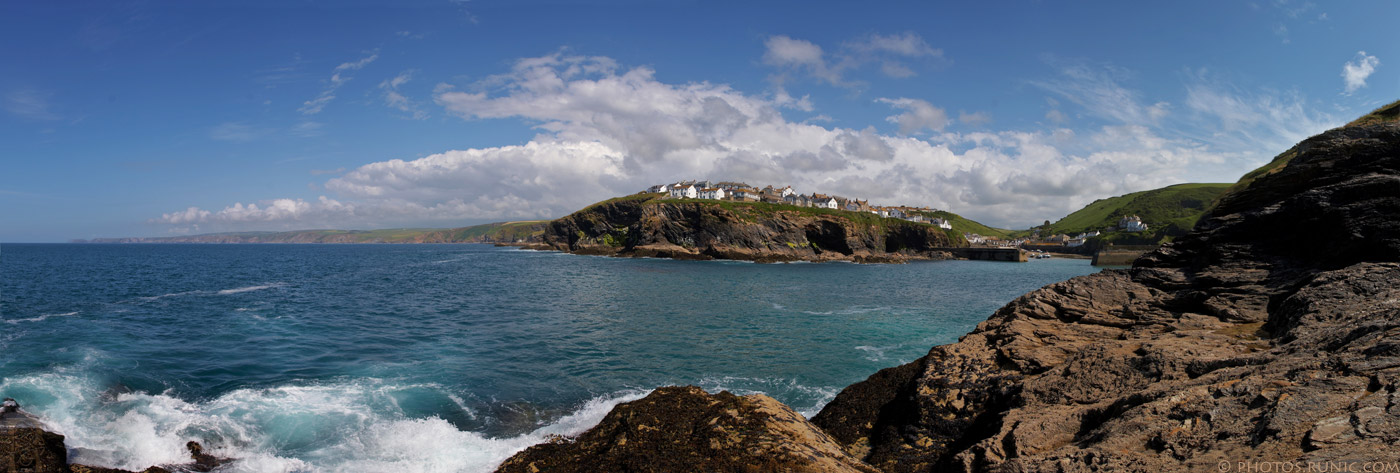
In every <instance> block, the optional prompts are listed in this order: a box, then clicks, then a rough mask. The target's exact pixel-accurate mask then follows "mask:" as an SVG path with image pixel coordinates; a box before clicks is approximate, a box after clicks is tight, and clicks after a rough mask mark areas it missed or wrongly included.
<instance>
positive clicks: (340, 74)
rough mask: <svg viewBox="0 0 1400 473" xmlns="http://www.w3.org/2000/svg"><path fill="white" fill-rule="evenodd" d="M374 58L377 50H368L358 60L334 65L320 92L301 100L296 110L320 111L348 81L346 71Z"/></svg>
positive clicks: (305, 112) (365, 63)
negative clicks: (368, 51)
mask: <svg viewBox="0 0 1400 473" xmlns="http://www.w3.org/2000/svg"><path fill="white" fill-rule="evenodd" d="M375 59H379V51H378V50H376V51H372V52H370V53H369V55H368V56H365V57H364V58H361V59H360V60H358V61H352V62H344V63H341V64H340V65H338V66H335V70H333V71H331V78H330V80H329V81H328V82H327V84H326V88H325V89H322V90H321V94H320V95H317V96H316V98H314V99H311V100H307V101H305V102H302V104H301V107H300V108H298V109H297V110H298V111H300V112H301V113H303V114H306V115H315V114H318V113H321V110H324V109H325V108H326V106H327V105H330V103H331V101H332V100H335V92H336V90H338V89H340V86H342V85H345V83H346V82H349V81H350V79H351V77H350V75H349V74H348V73H349V72H350V71H358V70H360V69H364V68H365V66H368V65H369V63H372V62H374V60H375Z"/></svg>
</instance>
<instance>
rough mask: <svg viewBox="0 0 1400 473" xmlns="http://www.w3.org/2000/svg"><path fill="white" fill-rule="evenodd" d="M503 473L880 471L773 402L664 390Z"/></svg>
mask: <svg viewBox="0 0 1400 473" xmlns="http://www.w3.org/2000/svg"><path fill="white" fill-rule="evenodd" d="M497 471H501V472H527V473H534V472H597V471H632V472H661V471H716V472H720V471H733V472H792V473H798V472H851V473H856V472H861V473H870V472H874V471H875V469H873V468H870V467H869V466H867V465H864V464H862V463H861V462H860V461H859V460H856V459H853V458H851V457H850V456H848V455H846V453H845V452H843V451H842V449H841V446H840V445H839V444H837V443H836V442H835V441H833V440H832V439H831V437H828V436H827V435H826V434H824V433H822V432H821V431H820V430H818V429H817V428H816V427H814V426H813V425H812V424H810V423H808V422H807V420H806V419H804V418H802V416H801V415H799V414H797V413H796V412H793V411H792V409H789V408H788V407H787V406H784V405H783V404H781V403H779V402H778V401H775V400H773V398H770V397H768V396H763V395H751V396H743V397H739V396H735V395H733V394H730V393H728V392H721V393H719V394H708V393H706V392H705V391H704V390H702V389H700V388H697V387H693V386H692V387H684V388H675V387H672V388H661V389H657V390H656V391H654V392H652V393H651V394H649V395H647V397H645V398H642V399H639V400H636V401H633V402H629V403H626V404H621V405H619V406H617V407H616V408H614V409H613V410H612V412H610V413H608V415H607V417H605V418H604V419H603V421H602V422H601V423H600V424H598V426H597V427H594V428H593V429H591V430H589V431H588V432H587V433H584V434H583V435H581V436H579V437H578V438H576V439H559V440H557V441H555V442H552V443H545V444H540V445H536V446H533V447H530V448H529V449H528V450H525V451H524V452H521V453H519V454H517V455H515V456H514V457H511V459H510V460H508V461H506V463H505V464H503V465H501V467H500V469H499V470H497Z"/></svg>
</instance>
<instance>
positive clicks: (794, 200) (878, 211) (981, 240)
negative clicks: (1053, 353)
mask: <svg viewBox="0 0 1400 473" xmlns="http://www.w3.org/2000/svg"><path fill="white" fill-rule="evenodd" d="M645 192H649V193H653V194H666V195H668V196H669V197H670V198H672V199H705V200H721V201H731V202H762V203H769V204H786V205H793V206H797V207H809V208H823V209H833V210H846V211H851V212H869V213H872V214H875V215H879V216H881V217H887V218H897V219H901V220H908V221H910V222H918V223H926V224H929V225H935V226H937V227H939V228H942V229H945V230H951V229H953V225H952V223H950V222H948V221H947V220H945V219H943V218H938V217H930V216H928V215H926V214H928V213H932V212H936V211H937V210H936V209H933V208H930V207H911V206H904V205H900V206H878V205H870V203H869V201H867V200H860V199H853V198H848V197H842V196H839V195H827V194H820V193H811V194H799V193H798V192H797V191H795V190H793V189H792V186H782V187H776V186H772V185H767V186H764V187H762V188H758V187H756V186H751V185H748V184H746V183H743V182H730V181H721V182H711V181H704V180H691V181H677V182H673V183H669V184H657V185H654V186H651V187H648V188H647V189H646V191H645ZM1147 229H1148V226H1147V224H1146V223H1143V221H1142V218H1141V217H1138V216H1137V215H1128V216H1124V217H1122V218H1121V219H1120V220H1119V221H1118V225H1117V227H1115V228H1109V229H1105V230H1118V231H1124V232H1144V231H1147ZM1101 234H1102V232H1100V231H1098V230H1095V231H1090V232H1084V233H1080V234H1077V235H1066V234H1056V235H1050V236H1047V237H1041V235H1040V233H1039V231H1036V232H1035V233H1033V234H1032V235H1031V236H1029V237H1025V238H1014V239H1003V238H1000V237H996V236H985V235H979V234H976V233H971V232H963V237H964V238H966V239H967V242H968V243H969V244H971V245H974V246H989V247H999V248H1015V247H1021V246H1022V245H1027V244H1032V245H1038V246H1044V245H1053V246H1063V247H1069V248H1073V247H1078V246H1082V245H1084V243H1085V242H1086V241H1088V240H1089V239H1090V238H1093V237H1096V236H1099V235H1101Z"/></svg>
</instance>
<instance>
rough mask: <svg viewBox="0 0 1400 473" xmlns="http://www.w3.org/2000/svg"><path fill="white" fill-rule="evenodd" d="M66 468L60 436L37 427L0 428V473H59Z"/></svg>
mask: <svg viewBox="0 0 1400 473" xmlns="http://www.w3.org/2000/svg"><path fill="white" fill-rule="evenodd" d="M67 469H68V450H67V449H66V448H64V447H63V436H62V435H58V434H54V433H50V432H45V431H44V429H40V428H37V427H8V426H7V427H4V428H0V471H2V472H6V473H50V472H52V473H61V472H64V471H67Z"/></svg>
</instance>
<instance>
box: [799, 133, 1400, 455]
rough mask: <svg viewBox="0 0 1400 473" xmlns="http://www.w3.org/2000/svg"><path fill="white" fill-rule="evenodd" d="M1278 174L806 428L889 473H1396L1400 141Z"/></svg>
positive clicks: (896, 374) (1320, 157) (1326, 153)
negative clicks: (1178, 235)
mask: <svg viewBox="0 0 1400 473" xmlns="http://www.w3.org/2000/svg"><path fill="white" fill-rule="evenodd" d="M1285 156H1289V157H1291V160H1290V161H1289V162H1288V163H1287V165H1286V166H1283V167H1280V168H1278V169H1276V170H1274V171H1273V172H1272V173H1269V174H1267V175H1264V176H1262V177H1259V178H1258V179H1257V180H1255V181H1254V182H1252V183H1251V184H1250V185H1248V186H1247V187H1245V188H1244V189H1239V190H1237V192H1236V193H1234V194H1231V195H1228V196H1227V197H1225V198H1224V199H1223V200H1222V201H1221V202H1220V203H1219V205H1218V206H1217V207H1216V208H1215V209H1214V210H1213V211H1212V213H1210V214H1209V215H1208V216H1207V218H1205V219H1203V221H1202V223H1201V224H1199V226H1198V228H1197V229H1196V230H1195V231H1194V232H1193V233H1192V234H1191V235H1189V236H1187V237H1185V238H1183V239H1181V240H1179V241H1178V242H1176V243H1174V244H1171V245H1168V246H1166V247H1164V248H1162V249H1161V250H1159V251H1158V252H1156V253H1153V254H1149V255H1147V256H1145V257H1143V258H1142V259H1140V260H1138V262H1137V264H1136V267H1134V268H1133V269H1131V270H1123V271H1106V272H1103V273H1098V274H1093V275H1089V276H1084V277H1079V278H1075V279H1071V280H1069V281H1066V282H1063V283H1059V284H1054V285H1051V286H1047V287H1045V288H1043V289H1040V290H1037V291H1035V292H1032V293H1030V294H1027V295H1025V296H1022V297H1021V298H1019V299H1017V300H1015V301H1013V302H1012V303H1010V304H1008V305H1007V306H1006V307H1003V308H1002V309H1000V310H998V311H997V312H996V313H995V314H993V315H992V317H991V318H990V319H989V320H987V321H986V322H983V323H982V324H981V325H979V326H978V328H977V329H976V330H975V331H973V332H972V333H970V334H968V335H966V336H964V337H963V338H962V339H961V340H960V341H959V342H958V343H955V344H951V345H945V346H940V347H935V348H933V350H931V351H930V352H929V354H928V355H927V356H925V357H924V358H922V359H920V360H918V361H915V362H913V363H910V364H908V365H905V366H901V367H897V368H892V369H889V370H884V371H881V372H880V373H877V374H876V375H875V376H872V377H871V378H870V379H868V380H866V381H864V382H861V383H858V384H856V385H853V386H851V387H849V388H847V389H846V390H845V391H843V392H842V393H841V394H840V395H839V396H837V398H836V399H835V400H834V401H833V402H832V403H831V404H829V405H828V406H827V407H826V408H825V409H823V410H822V412H821V413H820V414H818V415H817V416H816V417H814V418H813V419H812V421H813V423H815V424H817V425H818V426H820V427H822V428H823V429H824V430H826V431H827V432H828V433H830V434H831V435H832V437H834V438H835V439H836V440H837V441H839V442H841V443H842V444H843V445H844V446H845V447H846V449H847V451H848V452H850V453H851V454H852V455H854V456H858V457H860V458H862V459H863V460H865V461H866V462H868V463H870V464H871V465H874V466H876V467H878V468H880V469H881V470H884V471H941V470H962V471H1116V470H1128V471H1204V470H1207V469H1212V470H1216V469H1217V468H1218V467H1219V465H1220V464H1221V462H1231V463H1230V466H1231V468H1236V467H1238V466H1239V465H1240V462H1250V461H1258V462H1294V461H1300V462H1320V461H1332V462H1340V463H1338V464H1352V462H1362V463H1364V462H1393V461H1397V460H1400V458H1397V457H1396V456H1395V454H1396V452H1397V451H1400V447H1397V445H1400V264H1396V262H1400V127H1397V126H1395V125H1373V126H1366V127H1354V128H1345V129H1338V130H1332V131H1329V132H1327V133H1324V134H1322V135H1319V136H1317V137H1314V138H1311V139H1309V140H1307V141H1304V142H1303V143H1300V144H1299V145H1298V146H1296V147H1295V148H1294V149H1292V150H1290V151H1289V152H1288V153H1285ZM1357 466H1358V467H1360V466H1361V464H1360V463H1358V464H1357ZM1216 471H1220V470H1216ZM1231 471H1233V470H1231Z"/></svg>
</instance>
